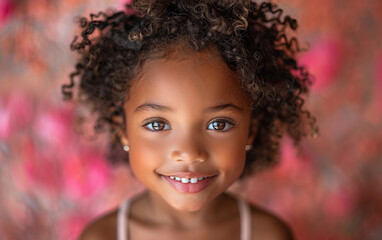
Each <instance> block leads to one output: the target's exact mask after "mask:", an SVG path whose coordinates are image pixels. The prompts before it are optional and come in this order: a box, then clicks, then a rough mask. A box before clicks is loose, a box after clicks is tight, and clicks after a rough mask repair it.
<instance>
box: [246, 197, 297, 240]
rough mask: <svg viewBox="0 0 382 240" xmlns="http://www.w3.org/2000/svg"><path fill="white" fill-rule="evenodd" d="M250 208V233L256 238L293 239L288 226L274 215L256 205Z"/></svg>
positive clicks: (262, 239)
mask: <svg viewBox="0 0 382 240" xmlns="http://www.w3.org/2000/svg"><path fill="white" fill-rule="evenodd" d="M251 210H252V229H253V231H252V233H253V234H252V235H253V239H258V240H293V239H294V238H293V234H292V231H291V229H290V227H289V226H288V225H287V224H286V223H285V222H284V221H282V220H281V219H280V218H279V217H277V216H276V215H274V214H272V213H270V212H268V211H266V210H264V209H262V208H260V207H258V206H256V205H252V206H251Z"/></svg>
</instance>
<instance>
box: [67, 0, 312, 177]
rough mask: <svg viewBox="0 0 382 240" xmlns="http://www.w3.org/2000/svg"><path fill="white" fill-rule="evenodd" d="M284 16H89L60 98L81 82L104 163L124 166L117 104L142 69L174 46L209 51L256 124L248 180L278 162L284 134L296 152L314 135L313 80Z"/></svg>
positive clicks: (233, 4) (154, 5)
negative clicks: (106, 146)
mask: <svg viewBox="0 0 382 240" xmlns="http://www.w3.org/2000/svg"><path fill="white" fill-rule="evenodd" d="M282 13H283V10H282V9H279V8H278V7H277V5H275V4H272V3H268V2H263V3H260V4H258V3H255V2H252V1H250V0H237V1H233V0H223V1H217V0H198V1H181V0H165V1H159V0H133V1H132V3H131V4H127V5H126V11H121V12H111V13H108V14H107V13H105V12H99V13H98V14H91V15H90V19H87V18H80V21H79V23H80V26H81V28H82V29H83V31H82V33H81V38H80V39H78V37H75V38H74V40H73V42H72V44H71V49H72V50H73V51H77V52H78V53H79V54H80V56H81V58H80V60H79V61H78V63H77V64H76V66H75V68H76V71H75V72H73V73H72V74H71V75H70V83H69V84H64V85H63V86H62V92H63V94H64V97H65V99H71V98H72V95H73V89H74V84H75V80H76V78H79V96H80V98H79V99H80V100H81V102H83V103H86V104H90V106H91V109H92V110H93V111H94V112H97V113H98V121H97V124H96V125H95V128H96V129H100V128H102V127H104V126H109V130H110V133H111V136H112V141H111V149H110V153H113V152H114V153H115V152H116V151H117V154H110V155H109V158H110V160H111V161H112V162H117V161H120V160H123V161H127V155H126V154H125V155H124V156H121V154H123V153H122V151H121V147H120V143H119V140H120V139H119V137H118V134H116V132H117V131H118V130H119V129H120V128H121V127H123V126H124V125H123V124H124V111H123V108H122V105H123V103H124V101H125V98H126V93H127V92H128V88H129V86H130V82H131V80H132V79H134V77H136V76H137V74H139V71H140V68H141V67H142V65H143V63H145V61H147V60H149V59H153V58H162V57H165V56H166V55H168V54H170V53H171V51H173V49H174V47H176V46H179V45H182V46H187V47H188V48H190V49H192V50H194V51H201V50H204V49H207V48H208V47H209V46H214V47H216V48H217V50H218V53H219V54H220V56H221V58H222V59H223V60H224V61H225V63H226V64H227V65H228V67H229V68H230V69H232V70H233V71H235V72H236V73H237V74H238V76H239V77H240V79H241V81H242V87H243V90H244V91H245V92H246V93H247V94H248V96H249V98H250V99H251V102H252V104H251V110H252V113H251V115H252V118H253V119H257V120H258V128H257V134H256V138H255V140H254V142H253V146H254V147H253V149H252V150H251V151H249V152H248V153H247V157H246V168H245V171H244V174H246V173H250V172H251V170H253V169H254V167H256V168H258V167H259V166H260V167H261V166H269V165H272V164H275V163H277V162H278V161H277V159H278V157H277V155H278V153H279V142H280V139H281V137H282V134H283V131H284V130H286V132H287V133H288V134H289V135H290V136H291V138H292V139H293V140H294V143H295V145H297V144H298V143H299V142H300V139H301V137H303V136H306V135H307V134H308V133H310V134H311V135H312V136H313V137H314V136H316V135H317V134H318V128H317V127H316V125H315V122H316V120H315V118H314V117H312V116H311V115H310V112H309V111H306V110H304V109H303V105H304V100H303V98H302V95H303V94H306V93H308V86H309V85H311V80H310V79H311V77H310V75H309V73H308V72H307V71H306V70H305V68H304V67H301V66H298V65H297V61H296V59H295V54H296V52H299V51H300V49H299V46H298V41H297V40H296V39H295V38H294V37H293V38H290V39H288V37H287V34H286V31H287V30H288V27H289V30H292V31H294V30H296V29H297V21H296V20H295V19H293V18H291V17H289V16H285V17H282ZM118 116H119V117H120V118H119V119H122V120H121V121H119V120H116V119H118ZM306 121H308V123H307V122H306ZM306 126H309V128H308V129H307V128H306ZM251 131H256V130H255V129H252V130H251ZM118 149H119V150H118ZM253 162H256V164H252V163H253Z"/></svg>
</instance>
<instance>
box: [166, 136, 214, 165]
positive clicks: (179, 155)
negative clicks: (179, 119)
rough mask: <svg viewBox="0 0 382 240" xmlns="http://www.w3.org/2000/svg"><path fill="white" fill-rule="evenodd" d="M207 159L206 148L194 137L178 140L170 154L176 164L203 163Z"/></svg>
mask: <svg viewBox="0 0 382 240" xmlns="http://www.w3.org/2000/svg"><path fill="white" fill-rule="evenodd" d="M207 158H208V153H207V149H206V146H205V145H204V143H203V141H201V140H200V139H198V138H197V137H196V136H193V135H191V136H188V137H185V138H183V139H182V140H178V141H177V142H176V144H175V148H174V149H173V151H172V152H171V159H172V160H174V161H176V162H187V163H192V162H205V161H206V160H207Z"/></svg>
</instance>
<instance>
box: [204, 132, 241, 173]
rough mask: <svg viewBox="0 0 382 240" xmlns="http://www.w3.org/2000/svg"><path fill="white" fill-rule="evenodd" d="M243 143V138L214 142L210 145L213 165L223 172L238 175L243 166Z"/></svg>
mask: <svg viewBox="0 0 382 240" xmlns="http://www.w3.org/2000/svg"><path fill="white" fill-rule="evenodd" d="M244 144H245V141H244V140H243V138H234V137H233V138H231V139H226V140H222V141H217V142H214V143H213V144H212V145H211V149H213V151H211V154H212V156H211V157H212V160H213V162H214V165H215V166H217V167H218V168H219V169H221V170H222V171H225V172H231V174H234V175H240V174H241V172H242V171H243V168H244V164H245V157H246V154H245V150H244Z"/></svg>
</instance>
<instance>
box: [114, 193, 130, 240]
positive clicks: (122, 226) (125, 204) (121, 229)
mask: <svg viewBox="0 0 382 240" xmlns="http://www.w3.org/2000/svg"><path fill="white" fill-rule="evenodd" d="M131 202H132V199H131V198H129V199H126V200H124V201H122V203H121V204H120V205H119V208H118V215H117V239H118V240H128V236H129V233H128V226H129V223H128V221H129V212H130V204H131Z"/></svg>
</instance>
